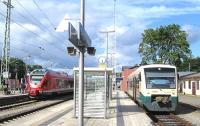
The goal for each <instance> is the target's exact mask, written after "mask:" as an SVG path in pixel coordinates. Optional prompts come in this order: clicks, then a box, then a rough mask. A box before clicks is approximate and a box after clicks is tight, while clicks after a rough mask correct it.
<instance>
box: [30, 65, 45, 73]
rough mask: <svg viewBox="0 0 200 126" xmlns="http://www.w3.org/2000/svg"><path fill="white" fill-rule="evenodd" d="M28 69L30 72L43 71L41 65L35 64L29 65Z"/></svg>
mask: <svg viewBox="0 0 200 126" xmlns="http://www.w3.org/2000/svg"><path fill="white" fill-rule="evenodd" d="M27 69H28V71H29V72H31V71H33V70H35V69H42V66H41V65H38V64H35V65H27Z"/></svg>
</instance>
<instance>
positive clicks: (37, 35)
mask: <svg viewBox="0 0 200 126" xmlns="http://www.w3.org/2000/svg"><path fill="white" fill-rule="evenodd" d="M0 15H2V16H4V17H6V16H5V15H4V14H2V13H1V12H0ZM11 21H12V22H13V23H15V24H17V25H18V26H20V27H21V28H23V29H24V30H26V31H29V32H30V33H32V34H33V35H35V36H36V37H38V39H40V41H41V42H43V41H45V42H47V43H51V45H54V46H55V44H54V43H52V42H50V41H48V40H46V39H44V38H42V37H40V35H39V34H37V33H35V32H33V31H31V30H29V29H27V28H26V27H24V26H23V25H22V24H20V23H17V22H14V20H12V19H11ZM55 48H57V47H55ZM57 49H58V50H60V48H57ZM64 51H65V50H64Z"/></svg>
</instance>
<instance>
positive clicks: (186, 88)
mask: <svg viewBox="0 0 200 126" xmlns="http://www.w3.org/2000/svg"><path fill="white" fill-rule="evenodd" d="M179 77H180V78H179V92H180V93H183V94H190V95H199V96H200V89H199V82H200V73H195V72H185V73H183V72H179Z"/></svg>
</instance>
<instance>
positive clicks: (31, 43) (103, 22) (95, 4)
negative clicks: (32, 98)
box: [0, 0, 200, 68]
mask: <svg viewBox="0 0 200 126" xmlns="http://www.w3.org/2000/svg"><path fill="white" fill-rule="evenodd" d="M36 1H37V3H38V4H39V5H40V7H41V8H42V9H43V11H44V12H45V13H46V15H48V17H49V19H50V20H51V21H52V23H53V25H55V26H52V25H51V24H50V22H49V21H48V19H46V18H45V17H44V15H43V14H42V12H40V10H39V9H38V8H37V7H36V6H35V5H34V4H33V2H32V1H27V0H20V1H19V2H20V3H21V4H22V5H23V6H24V7H25V8H26V9H27V10H28V12H27V11H25V10H24V9H23V8H22V7H21V6H20V5H19V4H17V2H16V1H13V2H12V3H13V5H14V6H15V8H13V9H12V20H14V21H15V22H17V23H19V24H22V25H23V26H24V27H25V28H27V29H29V30H30V31H32V32H34V33H36V34H38V35H39V36H37V35H33V33H30V32H28V31H27V30H24V29H23V28H21V27H20V26H18V25H17V24H13V23H12V24H11V29H12V32H11V40H12V41H11V44H12V46H11V49H13V50H11V55H13V56H18V57H25V56H27V54H31V55H32V58H31V59H30V60H29V61H27V62H28V63H37V64H40V63H41V64H42V65H44V66H48V61H49V60H51V61H52V62H54V67H68V68H73V67H74V66H78V60H79V59H78V56H76V57H71V56H68V55H67V51H66V46H67V45H66V42H67V44H68V45H71V44H70V43H69V42H68V40H67V39H68V38H67V34H68V33H67V32H65V33H56V32H55V31H54V28H55V27H56V26H57V25H58V24H59V22H60V21H61V20H62V18H63V17H64V15H65V14H69V15H70V17H72V18H76V19H79V17H80V9H79V8H80V1H79V0H68V1H65V0H61V1H57V0H48V1H40V0H36ZM194 3H196V4H194ZM199 3H200V0H177V1H172V0H156V1H155V0H139V1H136V0H125V1H119V0H117V1H116V31H117V56H116V57H117V60H118V63H120V64H121V65H133V64H135V63H139V62H140V57H139V54H138V52H137V51H138V45H139V43H140V42H141V33H142V32H143V30H144V29H146V28H149V26H151V25H152V24H155V19H156V20H162V19H164V18H165V19H166V20H167V18H168V17H171V16H180V15H185V14H197V13H199V12H200V7H199V6H198V5H200V4H199ZM113 4H114V1H113V0H111V1H104V2H102V0H87V1H86V11H85V16H86V19H85V26H86V27H85V28H86V31H87V32H88V34H89V36H90V37H91V39H92V45H93V46H95V47H96V49H97V54H96V56H95V57H92V56H88V55H86V59H85V62H86V63H85V65H86V66H97V65H98V57H99V56H101V55H105V51H106V50H105V47H106V35H105V34H102V33H99V31H100V30H102V29H104V30H105V29H107V28H109V29H113V28H114V26H113V23H114V15H113V14H114V8H113V7H114V6H113ZM186 4H188V6H185V5H186ZM176 5H179V6H176ZM182 5H183V6H182ZM1 6H2V4H1ZM1 9H4V10H3V11H4V12H5V8H1ZM16 10H17V11H18V12H20V13H21V14H22V15H24V16H25V17H27V19H24V18H23V17H21V16H20V15H19V14H17V12H16ZM4 12H3V13H4ZM32 16H34V17H32ZM3 19H4V18H0V23H1V24H0V26H1V27H4V23H2V22H3V21H4V20H3ZM35 19H36V20H35ZM30 20H31V21H30ZM36 24H37V25H36ZM187 24H190V22H188V23H187ZM195 27H196V26H192V25H191V26H190V25H189V26H187V25H186V26H183V29H185V30H186V31H187V32H188V33H189V40H190V41H192V42H193V41H198V40H199V39H200V38H199V37H198V36H199V35H198V34H197V33H199V30H198V29H195ZM3 32H4V31H3V30H2V29H0V33H3ZM1 41H2V40H1ZM0 46H1V44H0ZM113 46H114V34H109V50H110V48H112V47H113ZM38 47H43V48H44V49H45V50H44V51H43V50H41V49H39V48H38ZM121 59H123V60H121Z"/></svg>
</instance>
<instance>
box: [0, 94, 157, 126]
mask: <svg viewBox="0 0 200 126" xmlns="http://www.w3.org/2000/svg"><path fill="white" fill-rule="evenodd" d="M113 94H114V95H113V96H114V97H113V99H112V100H111V102H110V107H109V111H108V114H107V115H108V116H107V119H103V118H84V126H151V125H153V122H152V120H151V119H150V118H149V117H148V116H147V115H146V114H145V113H144V112H143V110H142V109H141V108H139V107H138V106H137V105H136V104H135V103H134V102H133V101H132V100H130V99H129V98H128V96H127V95H126V94H125V93H124V92H121V91H117V92H114V93H113ZM3 125H5V126H14V125H20V126H78V119H77V118H74V117H73V100H70V101H67V102H65V103H62V104H60V105H56V106H54V107H50V108H47V109H44V110H41V111H38V112H35V113H32V114H30V115H26V116H24V117H20V118H18V119H16V120H13V121H10V122H7V123H5V124H3Z"/></svg>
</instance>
